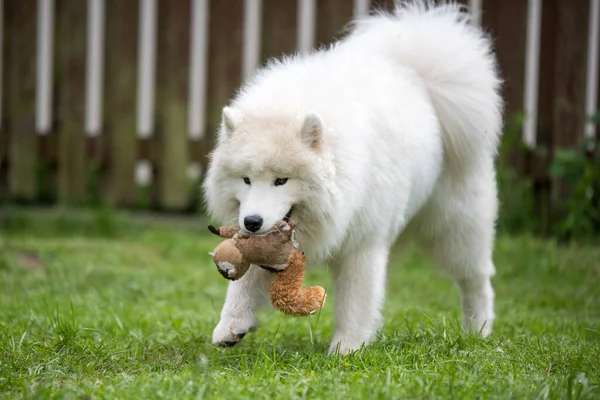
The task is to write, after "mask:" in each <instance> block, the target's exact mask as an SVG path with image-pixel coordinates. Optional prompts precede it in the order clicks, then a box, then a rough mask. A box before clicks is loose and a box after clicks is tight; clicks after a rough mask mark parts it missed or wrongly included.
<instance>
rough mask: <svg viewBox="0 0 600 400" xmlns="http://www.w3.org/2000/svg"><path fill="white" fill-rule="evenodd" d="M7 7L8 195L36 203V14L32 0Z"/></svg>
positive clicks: (34, 3)
mask: <svg viewBox="0 0 600 400" xmlns="http://www.w3.org/2000/svg"><path fill="white" fill-rule="evenodd" d="M5 6H6V27H7V28H8V29H7V32H6V36H7V41H6V43H7V47H8V49H7V52H6V54H7V55H8V65H7V67H8V68H7V69H6V74H7V75H8V76H9V77H10V81H8V87H7V92H8V96H7V103H8V104H7V114H8V115H7V120H8V124H9V126H8V134H9V141H10V147H9V166H10V170H9V176H8V182H9V194H10V196H11V197H12V198H13V199H15V200H27V201H32V200H35V199H36V197H37V194H38V184H37V151H38V145H37V135H36V131H35V125H36V124H35V116H36V113H35V104H36V102H35V100H36V98H35V93H36V88H35V87H36V86H35V84H36V30H37V29H36V28H37V27H36V14H37V13H38V12H39V10H38V8H37V7H36V1H35V0H20V1H9V2H7V3H6V4H5Z"/></svg>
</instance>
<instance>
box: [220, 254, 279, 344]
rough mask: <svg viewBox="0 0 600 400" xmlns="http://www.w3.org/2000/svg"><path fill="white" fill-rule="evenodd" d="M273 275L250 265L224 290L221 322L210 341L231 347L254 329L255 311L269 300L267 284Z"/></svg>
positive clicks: (256, 324) (255, 321)
mask: <svg viewBox="0 0 600 400" xmlns="http://www.w3.org/2000/svg"><path fill="white" fill-rule="evenodd" d="M272 279H273V274H271V273H270V272H268V271H266V270H264V269H263V268H260V267H257V266H256V265H251V266H250V269H249V270H248V272H247V273H246V274H245V275H244V276H243V277H242V278H240V279H239V280H237V281H233V282H231V283H230V284H229V286H228V288H227V295H226V297H225V304H224V305H223V309H222V310H221V320H220V321H219V323H218V324H217V326H216V327H215V329H214V331H213V335H212V342H213V344H215V345H218V346H224V347H227V346H233V345H235V344H237V343H238V342H239V341H240V340H242V338H243V337H244V336H245V335H246V334H247V333H249V332H252V331H254V330H256V329H257V328H258V320H257V319H256V315H255V311H256V309H257V308H258V307H260V306H261V305H263V304H266V303H268V301H269V284H270V283H271V281H272Z"/></svg>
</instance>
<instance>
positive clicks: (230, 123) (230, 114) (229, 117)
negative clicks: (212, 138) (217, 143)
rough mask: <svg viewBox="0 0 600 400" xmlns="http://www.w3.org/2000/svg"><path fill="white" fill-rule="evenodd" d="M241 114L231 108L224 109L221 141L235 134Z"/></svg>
mask: <svg viewBox="0 0 600 400" xmlns="http://www.w3.org/2000/svg"><path fill="white" fill-rule="evenodd" d="M238 114H239V112H238V111H237V110H235V109H233V108H231V107H227V106H225V107H223V112H222V115H221V132H220V137H219V139H221V140H225V139H227V138H229V137H231V135H232V134H233V131H234V130H235V125H236V123H237V120H238Z"/></svg>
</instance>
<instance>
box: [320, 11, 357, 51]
mask: <svg viewBox="0 0 600 400" xmlns="http://www.w3.org/2000/svg"><path fill="white" fill-rule="evenodd" d="M353 10H354V4H353V2H352V1H349V0H320V1H318V2H317V34H316V45H317V46H322V45H327V44H329V43H332V42H333V41H334V40H335V39H339V38H341V37H342V36H343V35H344V33H345V28H346V25H347V24H348V22H350V21H351V20H352V13H353Z"/></svg>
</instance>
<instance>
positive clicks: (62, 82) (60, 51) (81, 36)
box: [56, 0, 87, 202]
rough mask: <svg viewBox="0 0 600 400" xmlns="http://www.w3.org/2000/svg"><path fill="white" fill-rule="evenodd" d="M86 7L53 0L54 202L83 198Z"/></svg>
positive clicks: (75, 1)
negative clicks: (55, 89)
mask: <svg viewBox="0 0 600 400" xmlns="http://www.w3.org/2000/svg"><path fill="white" fill-rule="evenodd" d="M86 6H87V2H85V1H81V0H57V2H56V23H57V35H56V49H57V60H56V62H57V71H56V75H57V77H56V78H57V94H58V96H57V97H58V104H57V106H58V107H57V108H58V110H57V112H58V118H59V123H58V125H57V133H58V200H59V201H61V202H81V201H83V200H85V197H86V177H87V171H86V154H85V151H86V149H85V143H86V137H85V134H84V127H83V120H84V105H85V55H86V53H85V38H86V15H87V12H86Z"/></svg>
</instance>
